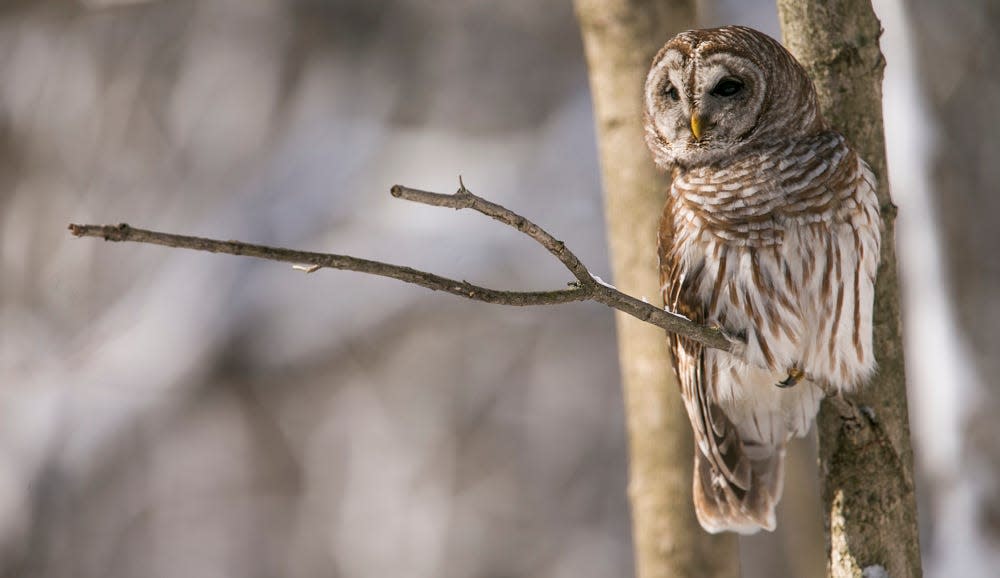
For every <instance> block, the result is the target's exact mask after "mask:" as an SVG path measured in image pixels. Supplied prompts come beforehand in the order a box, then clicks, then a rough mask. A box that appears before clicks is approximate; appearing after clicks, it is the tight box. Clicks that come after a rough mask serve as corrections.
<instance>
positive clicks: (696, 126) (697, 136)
mask: <svg viewBox="0 0 1000 578" xmlns="http://www.w3.org/2000/svg"><path fill="white" fill-rule="evenodd" d="M691 134H693V135H694V140H701V119H700V118H699V117H698V113H694V114H692V115H691Z"/></svg>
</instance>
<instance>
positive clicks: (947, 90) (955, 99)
mask: <svg viewBox="0 0 1000 578" xmlns="http://www.w3.org/2000/svg"><path fill="white" fill-rule="evenodd" d="M903 4H904V5H905V6H907V7H908V8H910V10H911V12H910V14H909V15H910V24H911V26H912V36H913V45H914V47H915V56H916V61H917V66H916V67H917V75H916V76H917V79H918V86H919V87H920V88H921V89H922V90H921V95H922V96H923V99H924V101H923V102H924V105H925V106H926V107H927V109H928V112H929V113H930V122H929V123H927V126H926V127H924V128H925V130H926V131H927V132H928V133H929V134H930V136H931V137H932V138H931V139H930V143H931V147H930V150H929V151H928V154H929V156H930V163H929V170H928V173H929V178H930V183H929V188H930V191H931V194H932V202H931V207H930V209H931V212H932V215H933V218H934V219H935V220H936V224H937V225H938V226H939V231H940V242H941V246H942V249H943V251H942V253H941V257H942V259H941V265H942V267H941V273H942V276H943V281H944V285H945V290H946V292H947V297H948V300H947V301H948V303H949V304H950V308H951V313H952V314H953V315H954V317H955V320H956V326H957V327H956V329H957V331H956V335H957V340H958V342H959V343H958V349H959V351H961V352H963V353H964V356H963V357H961V358H959V359H958V360H957V361H958V363H960V364H961V366H960V367H959V368H958V371H957V372H956V374H955V375H951V376H946V379H947V381H944V382H941V383H934V384H929V386H928V387H930V388H933V389H934V390H938V391H937V393H934V394H933V395H935V397H937V396H940V397H943V398H947V399H949V400H953V404H952V403H948V402H938V405H939V406H943V407H953V408H954V409H955V410H956V411H957V414H958V415H956V416H954V418H955V420H954V421H952V420H950V419H943V420H941V422H940V423H938V424H927V425H926V426H925V427H924V428H923V432H922V433H923V434H924V436H925V437H929V436H938V437H939V438H940V439H941V440H942V442H943V443H940V442H936V441H935V442H934V443H935V444H936V445H942V446H945V447H947V450H946V451H935V452H934V455H933V459H929V460H927V462H926V465H927V469H928V474H929V475H928V481H929V483H931V484H932V485H933V488H932V490H933V491H932V496H933V497H932V503H931V504H930V506H931V508H932V509H934V510H935V511H936V512H935V513H936V514H937V515H936V516H934V519H935V523H934V531H933V533H932V536H933V541H932V544H931V547H932V548H933V549H934V551H935V565H934V567H935V569H936V572H939V573H940V574H941V575H944V576H959V575H961V576H980V575H986V574H987V573H991V572H995V571H996V568H997V565H998V564H1000V421H998V420H997V417H996V416H997V415H998V414H1000V377H998V376H1000V355H998V352H1000V233H998V219H1000V194H998V192H1000V58H998V55H1000V4H998V3H997V2H996V1H994V0H965V1H963V2H937V1H934V0H906V1H905V2H904V3H903ZM923 258H927V256H923ZM928 393H929V394H930V393H932V392H928ZM935 430H938V431H937V432H935ZM951 430H955V431H951ZM949 440H953V442H952V441H949ZM927 443H928V445H930V443H931V442H930V441H928V442H927Z"/></svg>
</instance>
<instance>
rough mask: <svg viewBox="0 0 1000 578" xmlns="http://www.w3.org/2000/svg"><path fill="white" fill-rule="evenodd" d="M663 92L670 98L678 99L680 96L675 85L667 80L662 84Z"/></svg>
mask: <svg viewBox="0 0 1000 578" xmlns="http://www.w3.org/2000/svg"><path fill="white" fill-rule="evenodd" d="M663 94H665V95H667V97H668V98H669V99H670V100H678V99H679V98H680V97H681V96H680V94H678V93H677V87H676V86H674V85H672V84H670V83H669V82H668V83H667V84H666V85H664V87H663Z"/></svg>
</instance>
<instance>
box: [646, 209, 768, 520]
mask: <svg viewBox="0 0 1000 578" xmlns="http://www.w3.org/2000/svg"><path fill="white" fill-rule="evenodd" d="M671 213H672V210H671V203H668V204H667V207H666V208H665V210H664V214H663V217H662V219H661V221H660V229H659V243H658V245H659V247H658V254H659V258H660V283H661V286H662V288H663V299H664V303H665V305H666V307H667V309H669V310H672V311H674V312H676V313H679V314H681V315H684V316H685V317H688V318H689V319H691V320H692V321H696V322H698V323H705V320H706V317H707V309H708V306H707V304H706V303H704V302H702V301H701V300H699V299H698V298H697V296H696V295H695V292H694V289H693V288H694V287H697V286H699V285H700V283H701V281H702V279H701V275H702V274H703V273H702V267H701V266H697V265H696V266H694V267H690V266H689V267H685V266H684V264H683V263H682V260H681V259H680V258H679V256H678V255H677V252H676V250H675V249H676V245H675V239H674V231H673V222H672V216H671ZM667 340H668V344H669V346H670V352H671V354H672V358H673V365H674V370H675V371H676V372H677V377H678V381H679V383H680V388H681V396H682V397H683V399H684V407H685V409H686V410H687V414H688V418H689V419H690V421H691V428H692V431H693V432H694V441H695V452H694V454H695V456H694V458H695V459H694V472H695V473H694V488H693V489H694V504H695V511H696V513H697V515H698V521H699V522H700V523H701V525H702V527H703V528H705V529H706V530H707V531H709V532H712V533H716V532H721V531H725V530H729V531H737V532H741V533H754V532H756V531H758V530H759V529H760V528H762V527H763V528H767V529H768V530H772V529H774V524H775V522H774V505H775V504H776V503H777V501H778V499H779V497H780V494H781V489H780V483H781V478H782V472H781V469H782V463H783V460H782V457H783V456H782V455H780V453H779V454H776V455H774V456H773V457H772V458H770V459H767V460H763V461H761V460H751V459H750V457H749V456H748V455H747V453H746V452H745V448H744V445H743V442H742V441H741V440H740V437H739V433H738V431H737V428H736V426H735V425H734V424H733V422H732V421H731V420H730V419H729V418H728V417H727V416H726V413H725V412H724V411H723V409H722V408H721V407H720V406H719V405H718V404H717V403H716V402H715V399H714V398H715V396H714V392H715V379H716V376H715V372H714V371H713V368H712V367H710V366H707V365H706V359H705V357H706V356H705V351H704V347H703V346H702V345H701V344H700V343H697V342H695V341H693V340H691V339H688V338H685V337H682V336H679V335H676V334H673V333H668V334H667Z"/></svg>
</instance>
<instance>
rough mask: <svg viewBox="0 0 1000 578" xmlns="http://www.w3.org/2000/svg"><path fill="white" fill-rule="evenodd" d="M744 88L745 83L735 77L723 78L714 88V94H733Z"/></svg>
mask: <svg viewBox="0 0 1000 578" xmlns="http://www.w3.org/2000/svg"><path fill="white" fill-rule="evenodd" d="M741 90H743V83H742V82H740V81H738V80H736V79H735V78H723V79H722V81H721V82H719V84H716V85H715V88H713V89H712V95H713V96H733V95H734V94H736V93H738V92H739V91H741Z"/></svg>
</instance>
